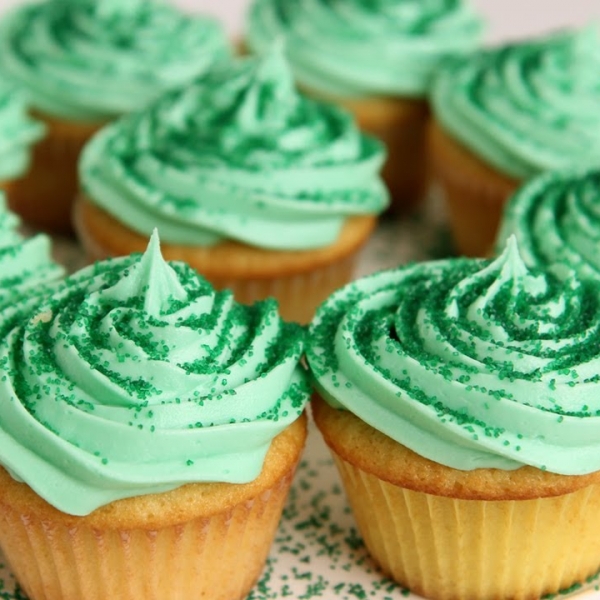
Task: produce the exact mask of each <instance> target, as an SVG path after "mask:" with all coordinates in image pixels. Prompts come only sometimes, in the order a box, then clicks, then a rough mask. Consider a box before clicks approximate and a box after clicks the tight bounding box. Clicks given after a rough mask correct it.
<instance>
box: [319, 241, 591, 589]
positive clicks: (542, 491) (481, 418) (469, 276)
mask: <svg viewBox="0 0 600 600" xmlns="http://www.w3.org/2000/svg"><path fill="white" fill-rule="evenodd" d="M598 285H599V284H598V283H597V282H595V281H591V280H590V281H586V280H584V281H581V280H579V279H577V278H576V277H575V276H574V275H573V273H572V272H570V271H568V270H566V268H565V267H564V265H563V266H561V267H560V268H557V269H556V270H550V271H548V272H544V271H535V270H533V271H528V270H527V268H526V267H525V265H524V264H523V262H522V260H521V258H520V256H519V253H518V249H517V245H516V242H515V240H514V239H511V240H510V241H509V242H508V245H507V248H506V250H505V251H504V253H503V254H502V255H500V257H498V258H497V259H496V260H494V261H493V262H491V261H488V260H482V259H479V260H477V259H465V258H463V259H449V260H445V261H439V262H426V263H420V264H415V265H412V266H408V267H404V268H400V269H396V270H392V271H382V272H380V273H378V274H375V275H373V276H370V277H367V278H364V279H361V280H359V281H357V282H355V283H352V284H351V285H349V286H347V287H345V288H344V289H342V290H341V291H339V292H337V293H336V294H334V295H333V296H332V297H331V298H330V299H329V300H328V301H327V302H325V303H324V304H323V306H322V307H321V308H320V309H319V311H318V313H317V316H316V318H315V320H314V322H313V324H312V326H311V330H310V337H309V347H308V352H307V357H308V363H309V366H310V369H311V371H312V374H313V376H314V380H315V385H316V391H317V394H318V397H317V398H316V399H315V402H314V407H313V408H314V417H315V421H316V423H317V426H318V427H319V429H320V430H321V432H322V434H323V436H324V438H325V441H326V442H327V444H328V445H329V447H330V449H331V450H332V453H333V456H334V459H335V461H336V464H337V466H338V468H339V470H340V472H341V476H342V480H343V482H344V485H345V488H346V492H347V494H348V497H349V500H350V504H351V506H352V509H353V512H354V515H355V517H356V521H357V524H358V527H359V530H360V532H361V534H362V536H363V537H364V540H365V543H366V546H367V548H368V550H369V551H370V553H371V554H372V556H373V558H374V559H375V561H376V562H377V563H378V564H379V565H380V566H381V568H382V569H383V570H384V572H385V573H387V574H389V575H390V576H391V577H392V578H394V579H395V580H396V581H398V582H400V583H401V584H402V585H404V586H407V587H409V588H410V589H411V590H412V591H414V592H416V593H418V594H422V595H423V596H425V597H427V598H431V599H433V600H484V599H485V600H489V599H492V598H498V599H500V598H512V599H514V600H519V599H526V598H539V597H540V596H541V595H543V594H546V593H555V592H558V591H559V590H561V589H563V588H566V587H568V586H570V585H572V584H574V583H575V582H579V581H582V580H584V579H585V578H586V577H588V576H590V575H592V574H593V573H595V572H596V571H597V570H598V569H599V568H600V538H598V535H597V532H598V528H599V527H600V441H599V439H598V419H599V415H600V402H599V398H600V393H599V392H600V382H599V379H598V372H599V369H600V290H599V289H598Z"/></svg>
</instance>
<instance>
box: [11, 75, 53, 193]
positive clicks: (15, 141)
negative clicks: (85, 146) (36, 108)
mask: <svg viewBox="0 0 600 600" xmlns="http://www.w3.org/2000/svg"><path fill="white" fill-rule="evenodd" d="M43 135H44V126H43V125H42V124H41V123H40V122H38V121H35V120H34V119H32V118H31V117H30V116H29V115H28V114H27V104H26V101H25V95H24V94H23V93H22V92H19V90H18V88H17V87H16V86H14V85H12V84H11V83H8V82H7V81H6V78H5V77H3V76H0V190H2V191H3V192H4V193H5V194H6V195H7V196H9V197H10V196H11V195H12V188H13V187H14V184H15V181H16V180H17V179H19V178H21V177H23V176H24V175H25V174H26V173H27V171H28V170H29V167H30V163H31V148H32V146H33V144H34V143H35V142H37V141H38V140H39V139H41V138H42V136H43Z"/></svg>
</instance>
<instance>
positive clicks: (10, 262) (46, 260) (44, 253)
mask: <svg viewBox="0 0 600 600" xmlns="http://www.w3.org/2000/svg"><path fill="white" fill-rule="evenodd" d="M19 225H20V223H19V219H18V218H17V217H16V216H15V215H14V214H13V213H12V212H10V211H9V210H8V209H7V208H6V202H5V198H4V194H2V193H1V192H0V322H1V321H2V320H3V313H4V311H5V310H6V309H7V308H10V307H11V305H12V304H13V303H14V302H15V301H17V299H18V298H20V297H21V296H30V295H35V294H37V293H38V292H40V291H42V290H43V289H44V288H45V286H46V285H47V284H49V283H51V282H52V281H55V280H58V279H60V278H62V277H63V276H64V269H63V268H62V267H61V266H59V265H58V264H56V263H55V262H54V261H53V260H52V257H51V253H50V250H51V247H50V238H48V237H47V236H45V235H41V234H40V235H36V236H34V237H31V238H26V239H25V238H23V237H22V236H21V234H20V233H19V231H18V227H19Z"/></svg>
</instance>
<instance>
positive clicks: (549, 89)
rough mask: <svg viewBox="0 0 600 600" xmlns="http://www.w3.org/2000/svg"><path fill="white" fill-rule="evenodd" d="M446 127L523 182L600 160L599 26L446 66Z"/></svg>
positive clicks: (435, 93)
mask: <svg viewBox="0 0 600 600" xmlns="http://www.w3.org/2000/svg"><path fill="white" fill-rule="evenodd" d="M432 103H433V107H434V113H435V116H436V118H437V119H438V121H439V122H440V123H441V125H442V126H443V127H444V129H446V130H447V131H448V132H449V133H450V134H451V135H452V136H453V137H455V138H456V139H457V140H458V141H460V142H462V143H463V144H464V145H465V146H466V147H467V148H470V149H471V150H472V151H474V152H475V153H477V155H478V156H481V157H482V158H483V159H484V160H485V161H487V162H489V163H490V164H491V165H493V166H494V167H495V168H497V169H498V170H500V171H501V172H503V173H505V174H507V175H510V176H513V177H515V178H517V179H525V178H529V177H531V176H533V175H535V174H537V173H539V172H542V171H547V170H556V169H566V168H570V167H585V166H588V167H591V166H597V165H600V111H599V110H598V106H599V105H600V36H599V35H598V31H597V30H596V29H594V28H588V29H583V30H580V31H572V32H567V33H561V34H558V35H556V34H555V35H553V36H550V37H546V38H543V39H539V40H534V41H530V42H525V43H518V44H514V45H510V46H505V47H502V48H498V49H495V50H490V51H488V52H485V53H481V54H477V55H473V56H470V57H467V58H463V59H456V60H454V61H452V62H451V63H449V64H448V65H447V66H445V67H444V68H443V69H441V70H440V73H439V75H438V77H437V78H436V80H435V82H434V85H433V89H432Z"/></svg>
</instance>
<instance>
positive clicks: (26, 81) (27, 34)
mask: <svg viewBox="0 0 600 600" xmlns="http://www.w3.org/2000/svg"><path fill="white" fill-rule="evenodd" d="M229 54H230V51H229V49H228V44H227V39H226V37H225V34H224V32H223V31H222V29H221V27H220V25H219V24H218V23H217V22H216V21H214V20H211V19H208V18H206V17H193V16H188V15H184V14H183V13H182V12H180V11H179V9H177V8H175V7H172V6H169V5H168V3H166V2H163V1H161V0H143V1H142V0H127V1H123V2H117V1H115V0H108V1H107V0H102V1H101V2H97V1H96V0H48V1H44V2H37V3H33V4H28V5H24V6H20V7H18V8H17V9H15V10H13V11H12V12H11V13H10V14H9V15H7V16H5V17H4V18H3V20H2V23H1V24H0V67H1V68H2V70H3V71H4V72H5V73H6V74H7V76H9V77H11V78H12V79H14V80H15V81H17V82H18V83H19V84H20V85H22V86H23V88H24V89H26V90H28V92H29V100H30V102H31V104H32V105H33V106H34V107H35V108H37V109H39V110H42V111H44V112H47V113H49V114H51V115H55V116H60V117H65V118H68V119H75V120H88V121H95V120H106V119H110V118H112V117H114V116H116V115H120V114H124V113H128V112H131V111H132V110H136V109H139V108H141V107H142V106H145V105H146V104H148V102H150V101H151V100H153V99H154V98H156V97H158V96H159V95H160V94H161V93H162V92H164V91H165V90H168V89H172V88H175V87H177V86H179V85H181V84H182V83H184V82H186V81H188V80H189V79H191V78H193V77H194V76H196V75H198V74H200V73H203V72H204V71H206V70H207V69H208V68H209V66H211V65H212V64H213V63H214V62H215V61H218V60H221V59H224V58H227V57H228V56H229Z"/></svg>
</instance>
